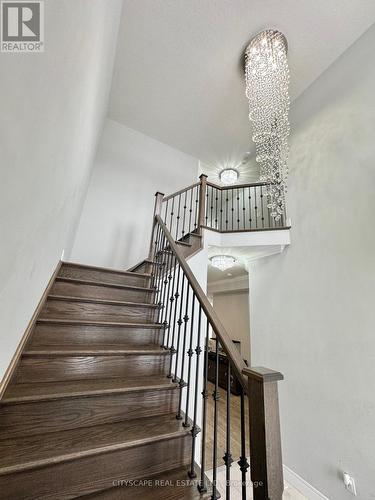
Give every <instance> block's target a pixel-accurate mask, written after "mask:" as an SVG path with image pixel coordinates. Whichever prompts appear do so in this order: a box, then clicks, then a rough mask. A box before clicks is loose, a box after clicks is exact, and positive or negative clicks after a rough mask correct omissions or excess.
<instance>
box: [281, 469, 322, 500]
mask: <svg viewBox="0 0 375 500" xmlns="http://www.w3.org/2000/svg"><path fill="white" fill-rule="evenodd" d="M283 469H284V479H285V481H286V482H287V483H289V484H290V485H291V486H293V488H296V490H298V491H299V492H300V493H302V495H304V496H305V497H306V498H307V499H308V500H330V499H329V498H328V497H326V496H325V495H323V493H321V492H320V491H319V490H317V489H316V488H314V486H312V485H311V484H310V483H308V482H307V481H305V480H304V479H303V478H302V477H301V476H299V475H298V474H297V473H296V472H294V471H293V470H292V469H289V467H287V466H286V465H283Z"/></svg>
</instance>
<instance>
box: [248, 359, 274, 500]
mask: <svg viewBox="0 0 375 500" xmlns="http://www.w3.org/2000/svg"><path fill="white" fill-rule="evenodd" d="M244 374H245V375H246V376H247V377H248V381H249V386H248V387H249V391H248V397H249V412H250V463H251V466H250V469H251V481H252V483H253V495H254V500H281V499H282V495H283V491H284V479H283V461H282V456H281V436H280V417H279V398H278V389H277V383H278V381H279V380H283V379H284V377H283V375H282V374H281V373H280V372H276V371H273V370H269V369H268V368H263V367H256V368H245V370H244Z"/></svg>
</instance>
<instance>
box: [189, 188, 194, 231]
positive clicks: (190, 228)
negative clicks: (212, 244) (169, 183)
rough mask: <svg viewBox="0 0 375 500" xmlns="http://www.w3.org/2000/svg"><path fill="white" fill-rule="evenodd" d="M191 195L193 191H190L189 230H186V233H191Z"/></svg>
mask: <svg viewBox="0 0 375 500" xmlns="http://www.w3.org/2000/svg"><path fill="white" fill-rule="evenodd" d="M193 193H194V189H190V208H189V230H188V233H191V231H192V227H191V216H192V213H193Z"/></svg>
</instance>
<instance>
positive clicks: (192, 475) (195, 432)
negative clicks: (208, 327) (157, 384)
mask: <svg viewBox="0 0 375 500" xmlns="http://www.w3.org/2000/svg"><path fill="white" fill-rule="evenodd" d="M201 320H202V306H201V305H200V306H199V313H198V337H197V346H196V348H195V353H196V355H197V357H196V363H195V390H194V417H193V427H192V428H191V435H192V438H193V441H192V445H191V463H190V471H189V473H188V474H189V477H190V478H191V479H193V478H195V477H197V474H196V472H195V467H194V466H195V441H196V437H197V435H198V433H199V432H200V429H199V427H198V426H197V411H198V385H199V383H198V380H199V368H200V366H199V361H200V355H201V354H202V349H201ZM203 376H204V375H203ZM189 384H190V379H189ZM186 407H187V408H188V407H189V404H188V403H187V405H186ZM187 413H188V411H187V410H186V415H187ZM203 469H204V467H203Z"/></svg>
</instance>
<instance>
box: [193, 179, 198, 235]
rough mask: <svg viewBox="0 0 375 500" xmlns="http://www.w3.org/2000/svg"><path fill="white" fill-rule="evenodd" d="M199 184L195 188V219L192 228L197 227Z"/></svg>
mask: <svg viewBox="0 0 375 500" xmlns="http://www.w3.org/2000/svg"><path fill="white" fill-rule="evenodd" d="M198 206H199V186H197V187H196V189H195V221H194V229H197V227H198V215H199V210H198Z"/></svg>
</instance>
